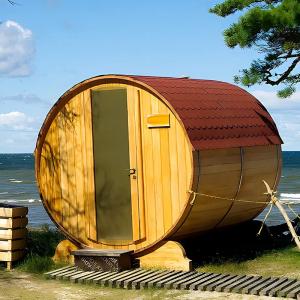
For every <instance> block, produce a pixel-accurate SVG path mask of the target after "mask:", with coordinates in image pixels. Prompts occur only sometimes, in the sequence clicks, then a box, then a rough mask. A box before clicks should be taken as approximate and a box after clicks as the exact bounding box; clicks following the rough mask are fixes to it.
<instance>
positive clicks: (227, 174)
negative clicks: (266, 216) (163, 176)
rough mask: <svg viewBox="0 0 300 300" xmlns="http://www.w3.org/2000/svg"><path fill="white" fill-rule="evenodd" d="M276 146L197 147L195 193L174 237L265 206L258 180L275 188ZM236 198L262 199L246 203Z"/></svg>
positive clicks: (227, 221) (240, 217)
mask: <svg viewBox="0 0 300 300" xmlns="http://www.w3.org/2000/svg"><path fill="white" fill-rule="evenodd" d="M280 153H281V151H280V146H276V145H274V146H256V147H243V148H232V149H219V150H203V151H200V153H199V155H200V164H199V169H200V170H199V172H200V181H199V188H198V191H197V192H198V193H201V194H207V195H211V196H218V197H224V198H228V199H234V200H235V201H230V200H225V199H218V198H213V197H212V198H211V197H207V196H204V195H197V197H196V199H195V202H194V205H193V208H192V210H191V213H190V215H189V216H188V218H187V219H186V221H185V223H184V224H183V226H182V227H181V228H180V229H179V231H178V232H177V233H176V237H178V236H185V235H188V234H191V233H196V232H201V231H206V230H209V229H213V228H215V227H222V226H228V225H232V224H237V223H241V222H244V221H247V220H251V219H253V218H255V217H256V216H257V215H258V214H259V213H260V212H261V211H262V210H263V209H264V207H265V206H266V204H265V203H264V202H266V201H267V196H266V195H264V193H265V192H266V190H265V186H264V184H263V182H262V180H265V181H267V182H268V183H269V185H270V186H271V187H274V188H276V184H277V179H278V178H277V177H278V175H277V174H278V172H279V171H280V168H281V157H280ZM237 200H246V201H255V202H263V203H261V204H260V203H247V202H240V201H237Z"/></svg>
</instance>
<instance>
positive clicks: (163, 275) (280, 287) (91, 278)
mask: <svg viewBox="0 0 300 300" xmlns="http://www.w3.org/2000/svg"><path fill="white" fill-rule="evenodd" d="M45 276H46V278H49V279H61V280H68V281H70V282H72V283H91V284H95V285H99V286H103V287H104V286H106V287H108V286H109V287H118V288H124V289H145V288H161V289H181V290H198V291H216V292H230V293H239V294H249V295H259V296H272V297H287V298H294V299H297V296H298V297H300V280H296V279H289V278H286V277H262V276H251V275H230V274H217V273H201V272H195V271H193V272H191V271H190V272H183V271H167V270H145V269H140V268H138V269H132V270H126V271H123V272H107V271H106V272H96V271H89V272H87V271H84V270H81V269H79V268H78V267H74V266H68V267H64V268H61V269H58V270H54V271H51V272H48V273H45Z"/></svg>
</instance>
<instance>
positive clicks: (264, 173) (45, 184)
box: [37, 78, 280, 253]
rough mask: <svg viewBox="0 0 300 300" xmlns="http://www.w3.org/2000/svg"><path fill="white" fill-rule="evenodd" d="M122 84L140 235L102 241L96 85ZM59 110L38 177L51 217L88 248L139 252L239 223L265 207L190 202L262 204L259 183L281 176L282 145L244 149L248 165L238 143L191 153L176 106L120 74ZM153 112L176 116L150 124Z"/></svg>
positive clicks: (136, 228) (111, 86)
mask: <svg viewBox="0 0 300 300" xmlns="http://www.w3.org/2000/svg"><path fill="white" fill-rule="evenodd" d="M121 82H122V81H121ZM116 88H126V89H127V95H128V99H127V104H128V126H129V135H130V138H129V144H130V165H131V166H132V167H133V168H135V169H136V170H137V174H136V175H137V177H136V178H131V181H130V182H131V198H132V217H133V228H132V230H133V236H134V238H133V240H132V241H108V242H106V243H105V244H104V243H101V242H99V241H97V224H96V209H95V187H94V160H93V159H94V158H93V136H92V113H91V89H93V90H102V89H108V90H109V89H116ZM70 93H72V91H70ZM68 97H69V96H68ZM62 103H63V102H62ZM58 107H59V112H58V114H57V115H56V116H55V117H54V118H52V117H51V118H52V121H51V125H50V126H49V128H48V131H47V132H46V133H45V131H44V135H45V137H43V139H41V141H44V142H43V144H42V147H41V159H40V160H38V161H39V165H38V168H37V178H38V182H39V186H40V191H41V194H42V196H43V201H44V204H45V206H46V208H47V210H48V211H49V212H50V215H51V217H52V218H53V220H54V221H55V222H56V223H58V224H59V226H60V227H61V228H62V229H63V230H64V231H65V233H67V234H69V236H70V238H71V239H72V240H73V241H74V242H77V243H79V244H81V246H87V247H92V248H100V249H111V248H115V249H132V250H134V251H135V252H136V253H139V251H144V250H145V251H146V250H147V248H149V247H152V246H154V245H155V244H156V243H157V242H159V241H161V240H162V239H167V238H173V237H178V236H184V235H189V234H193V233H198V232H202V231H206V230H209V229H212V228H214V227H215V226H217V224H218V223H220V222H221V223H220V224H219V225H218V226H225V225H228V224H231V223H232V224H234V223H239V222H241V221H243V220H246V219H249V218H252V217H254V216H255V215H256V214H257V213H259V212H260V211H261V210H262V209H263V207H264V204H258V205H253V204H250V205H246V204H240V203H238V202H234V201H228V200H220V199H212V198H208V197H205V196H201V195H198V196H197V197H196V198H195V201H194V203H193V205H190V201H191V199H192V196H191V194H190V190H191V189H193V190H194V191H195V192H198V193H204V194H210V195H216V196H220V197H227V198H237V199H242V198H245V197H248V198H249V199H261V200H258V201H263V199H264V197H262V196H261V192H262V190H261V189H260V188H257V186H258V184H259V183H258V181H259V180H260V179H261V178H263V179H265V180H266V181H269V183H270V185H273V186H274V185H275V186H276V183H275V181H276V180H277V181H278V175H277V177H276V174H278V173H279V171H280V165H279V163H278V161H279V158H278V157H279V155H278V153H279V154H280V151H279V152H278V153H277V147H276V146H274V147H272V146H267V147H263V146H260V147H248V148H244V149H243V151H244V157H243V160H244V164H245V165H244V166H243V168H242V166H241V164H242V163H241V154H240V149H239V148H232V149H218V150H201V151H199V152H197V153H192V146H191V143H190V141H189V140H188V138H187V134H186V131H185V129H184V128H183V126H182V122H181V120H179V119H178V116H177V114H176V113H174V110H173V109H172V108H170V107H169V104H168V103H167V102H166V101H165V100H164V99H163V98H159V97H158V96H157V95H156V94H155V93H152V92H149V91H146V90H144V89H143V88H141V87H138V86H136V85H126V84H124V83H123V82H122V83H120V82H119V81H118V79H117V78H116V79H115V82H114V83H107V82H105V83H104V84H101V85H97V86H90V87H89V88H87V89H85V90H82V91H80V93H77V94H76V93H74V94H72V97H69V100H68V101H66V102H65V103H64V105H62V106H60V105H58ZM154 114H163V115H166V114H169V116H170V127H169V128H148V125H147V117H148V116H149V115H154ZM51 118H48V120H51ZM70 119H71V122H70ZM70 123H71V124H70ZM40 143H41V142H39V143H38V145H40ZM54 158H55V159H54ZM195 158H196V161H195ZM48 160H55V163H52V164H49V162H48ZM241 169H243V171H241ZM257 174H259V176H257ZM241 177H242V180H241ZM198 179H199V180H198ZM248 198H247V199H248ZM233 202H234V203H233ZM223 219H224V220H223ZM178 227H180V228H179V229H178ZM176 230H177V232H176V233H175V231H176Z"/></svg>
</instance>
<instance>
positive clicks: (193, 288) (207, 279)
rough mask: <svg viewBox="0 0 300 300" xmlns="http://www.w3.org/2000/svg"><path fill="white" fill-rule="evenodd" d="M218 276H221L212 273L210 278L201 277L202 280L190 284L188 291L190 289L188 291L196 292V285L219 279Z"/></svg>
mask: <svg viewBox="0 0 300 300" xmlns="http://www.w3.org/2000/svg"><path fill="white" fill-rule="evenodd" d="M220 276H221V274H214V273H213V274H211V275H210V276H207V277H203V278H201V279H199V280H198V281H196V282H194V283H192V284H191V285H190V287H189V289H190V290H196V289H197V288H196V287H197V286H198V285H200V284H202V283H204V282H207V281H210V280H212V279H214V278H219V277H220Z"/></svg>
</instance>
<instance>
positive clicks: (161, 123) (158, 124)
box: [147, 114, 170, 128]
mask: <svg viewBox="0 0 300 300" xmlns="http://www.w3.org/2000/svg"><path fill="white" fill-rule="evenodd" d="M147 126H148V128H164V127H167V128H168V127H170V115H169V114H153V115H149V116H147Z"/></svg>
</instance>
